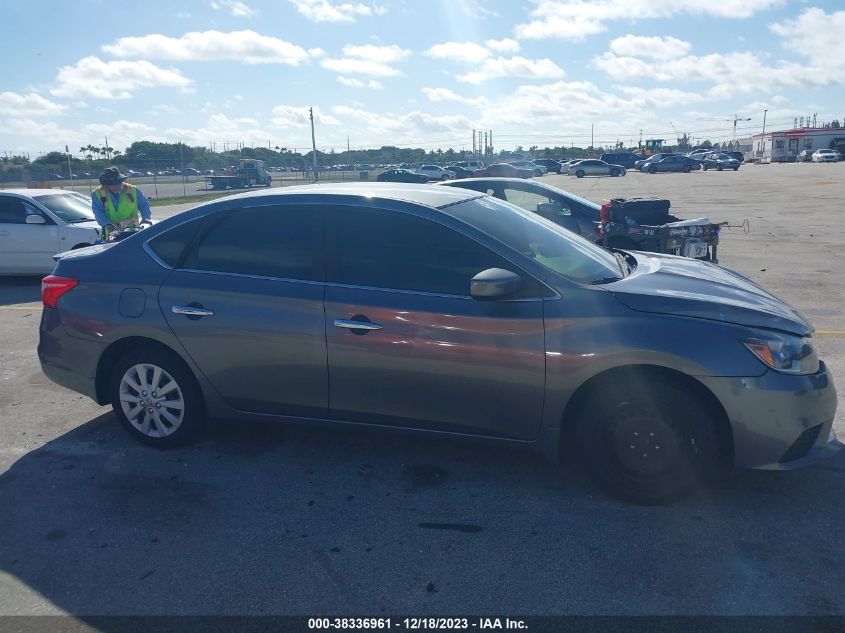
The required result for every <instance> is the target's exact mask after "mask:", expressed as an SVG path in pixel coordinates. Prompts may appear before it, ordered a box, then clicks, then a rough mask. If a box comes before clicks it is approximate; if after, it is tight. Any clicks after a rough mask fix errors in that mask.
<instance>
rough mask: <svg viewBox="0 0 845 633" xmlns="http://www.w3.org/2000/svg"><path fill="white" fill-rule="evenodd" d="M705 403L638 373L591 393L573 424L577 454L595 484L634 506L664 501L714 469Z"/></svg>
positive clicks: (714, 441)
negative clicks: (575, 424) (639, 375)
mask: <svg viewBox="0 0 845 633" xmlns="http://www.w3.org/2000/svg"><path fill="white" fill-rule="evenodd" d="M709 411H710V408H709V407H708V406H707V404H706V403H705V402H703V401H701V399H700V398H698V397H697V396H696V395H695V394H694V393H691V392H689V391H688V390H687V389H684V388H683V387H681V386H677V385H674V384H672V383H671V382H669V383H666V382H662V381H657V380H650V379H648V378H647V377H644V376H643V377H642V379H638V376H637V375H633V376H626V377H625V379H624V380H619V381H617V382H616V383H615V384H614V385H613V386H606V388H604V389H601V390H596V391H595V392H594V393H593V394H592V397H590V398H589V399H588V401H587V402H586V406H584V407H583V408H582V413H581V414H580V415H579V416H578V420H577V426H576V442H577V450H578V455H579V459H580V460H581V461H582V464H583V465H584V467H585V468H586V470H587V472H588V473H589V475H590V477H591V478H592V479H593V481H595V482H596V484H597V485H598V486H599V487H601V488H602V489H603V490H605V491H606V492H608V493H610V494H611V495H613V496H616V497H619V498H621V499H624V500H626V501H631V502H633V503H640V504H648V505H656V504H663V503H670V502H672V501H676V500H678V499H681V498H683V497H685V496H687V495H689V494H690V493H691V492H693V491H694V490H695V489H696V488H697V487H698V486H699V485H700V484H701V482H702V481H703V480H704V479H705V478H706V477H707V476H708V475H712V474H714V473H717V472H719V465H720V462H719V439H718V435H717V432H716V427H715V424H714V420H713V419H712V418H711V416H710V415H708V412H709Z"/></svg>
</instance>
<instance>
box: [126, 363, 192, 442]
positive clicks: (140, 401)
mask: <svg viewBox="0 0 845 633" xmlns="http://www.w3.org/2000/svg"><path fill="white" fill-rule="evenodd" d="M110 394H111V401H112V410H113V411H114V414H115V416H117V418H118V420H120V423H121V424H122V425H123V427H124V428H125V429H126V430H127V431H128V432H129V434H130V435H131V436H132V437H134V438H135V439H136V440H138V441H140V442H143V443H144V444H149V445H150V446H156V447H159V448H169V447H172V446H179V445H182V444H185V443H187V442H189V441H190V440H192V439H193V438H194V437H196V436H197V435H198V434H199V433H200V432H201V431H202V430H203V428H204V427H205V407H204V404H203V399H202V393H201V391H200V389H199V386H198V385H197V382H196V380H195V378H194V376H193V374H192V373H191V371H190V370H189V369H188V368H187V367H186V366H185V364H184V363H183V362H182V361H181V359H179V358H178V357H177V356H176V355H174V354H172V353H169V352H166V351H164V350H158V349H136V350H132V351H130V352H128V353H127V354H125V355H124V356H123V357H122V358H121V359H120V360H119V361H118V362H117V363H116V364H115V366H114V368H113V370H112V375H111V382H110Z"/></svg>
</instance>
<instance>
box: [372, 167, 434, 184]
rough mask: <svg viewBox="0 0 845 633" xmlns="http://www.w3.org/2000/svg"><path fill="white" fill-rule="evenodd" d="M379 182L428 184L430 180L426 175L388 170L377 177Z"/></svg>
mask: <svg viewBox="0 0 845 633" xmlns="http://www.w3.org/2000/svg"><path fill="white" fill-rule="evenodd" d="M376 180H377V181H378V182H416V183H424V182H428V181H429V178H428V176H426V175H425V174H415V173H414V172H412V171H409V170H407V169H388V170H387V171H383V172H381V173H380V174H379V175H378V176H376Z"/></svg>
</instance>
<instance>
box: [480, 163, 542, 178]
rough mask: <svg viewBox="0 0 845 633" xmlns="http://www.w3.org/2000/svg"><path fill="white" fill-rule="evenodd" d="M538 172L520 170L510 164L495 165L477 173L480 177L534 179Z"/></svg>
mask: <svg viewBox="0 0 845 633" xmlns="http://www.w3.org/2000/svg"><path fill="white" fill-rule="evenodd" d="M535 173H536V172H535V171H534V170H533V169H520V168H519V167H514V166H513V165H509V164H508V163H494V164H492V165H490V166H489V167H487V168H486V169H482V170H480V171H477V172H476V175H478V176H484V177H490V176H499V177H504V178H532V177H533V176H534V174H535Z"/></svg>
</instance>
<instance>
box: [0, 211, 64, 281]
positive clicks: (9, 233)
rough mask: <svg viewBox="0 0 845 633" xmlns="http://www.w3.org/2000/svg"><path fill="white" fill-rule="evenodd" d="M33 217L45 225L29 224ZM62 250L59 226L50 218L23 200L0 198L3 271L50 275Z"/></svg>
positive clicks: (1, 263) (0, 244)
mask: <svg viewBox="0 0 845 633" xmlns="http://www.w3.org/2000/svg"><path fill="white" fill-rule="evenodd" d="M30 215H32V216H38V217H40V218H42V219H43V220H44V224H27V223H26V218H27V216H30ZM59 250H61V249H60V247H59V227H58V226H57V225H56V223H55V222H54V221H53V220H52V219H51V218H48V217H47V216H46V215H45V214H43V213H42V212H41V211H40V210H39V209H37V208H36V207H35V205H33V204H32V203H30V202H28V201H27V200H25V199H24V198H19V197H17V196H9V195H0V271H2V272H5V273H18V274H24V273H39V274H41V273H43V274H46V273H49V272H50V271H51V270H53V266H54V265H55V262H54V261H53V259H52V257H53V255H55V254H56V253H58V252H59Z"/></svg>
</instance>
